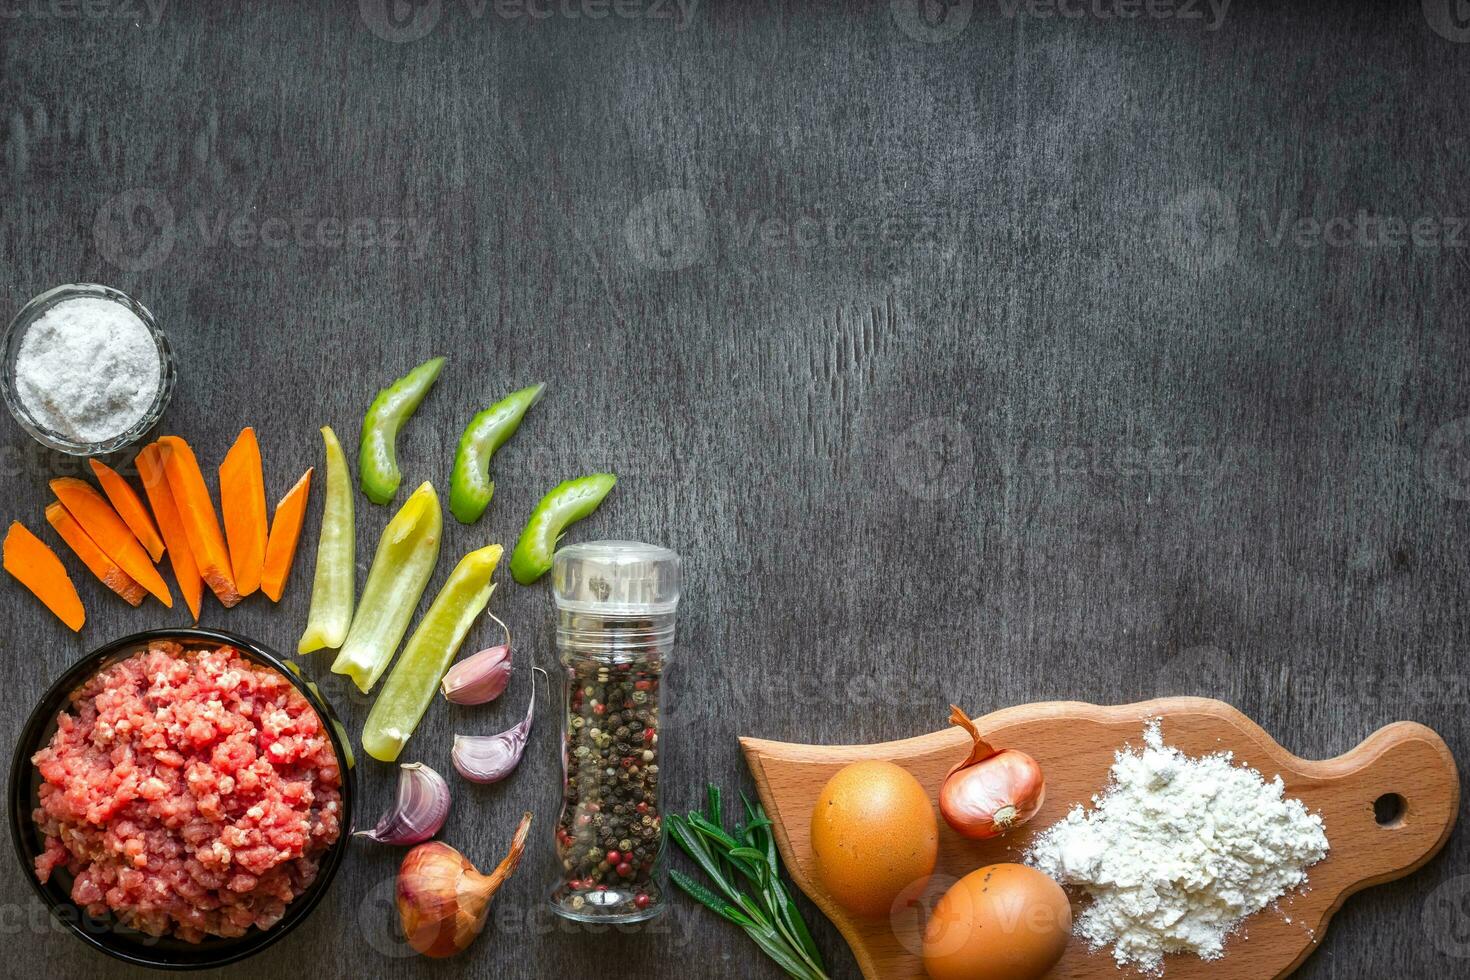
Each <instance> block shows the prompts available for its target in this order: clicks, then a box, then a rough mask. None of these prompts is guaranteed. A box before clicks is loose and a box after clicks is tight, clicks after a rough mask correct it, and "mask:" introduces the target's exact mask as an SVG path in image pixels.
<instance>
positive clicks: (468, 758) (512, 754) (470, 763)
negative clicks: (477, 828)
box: [450, 667, 546, 783]
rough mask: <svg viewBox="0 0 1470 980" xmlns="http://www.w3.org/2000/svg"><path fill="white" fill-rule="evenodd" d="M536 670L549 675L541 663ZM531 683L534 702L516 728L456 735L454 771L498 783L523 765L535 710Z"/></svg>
mask: <svg viewBox="0 0 1470 980" xmlns="http://www.w3.org/2000/svg"><path fill="white" fill-rule="evenodd" d="M531 669H532V670H533V671H535V672H537V673H539V674H541V675H542V676H546V671H544V670H542V669H541V668H540V667H532V668H531ZM532 680H533V682H532V684H531V703H530V704H529V705H528V706H527V707H526V717H525V718H523V719H522V720H521V722H520V723H519V724H517V725H516V726H515V727H514V728H508V729H506V730H505V731H503V732H501V733H500V734H498V735H456V736H454V748H453V750H452V751H451V752H450V757H451V758H452V759H453V760H454V768H455V771H456V772H458V773H459V774H460V775H461V776H463V777H464V778H465V779H468V780H469V781H470V782H472V783H498V782H500V781H501V780H502V779H504V778H505V777H506V776H509V775H510V774H511V773H512V772H514V771H515V768H516V766H518V765H520V762H521V755H522V754H524V753H525V751H526V742H527V740H528V739H529V738H530V737H531V721H532V719H533V718H534V716H535V714H536V685H535V683H534V678H533V679H532Z"/></svg>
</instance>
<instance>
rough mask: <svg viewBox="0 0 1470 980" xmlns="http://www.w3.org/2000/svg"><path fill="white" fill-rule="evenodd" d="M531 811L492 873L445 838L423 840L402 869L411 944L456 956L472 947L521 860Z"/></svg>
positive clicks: (401, 901) (403, 913)
mask: <svg viewBox="0 0 1470 980" xmlns="http://www.w3.org/2000/svg"><path fill="white" fill-rule="evenodd" d="M530 830H531V815H530V814H529V813H527V814H526V815H525V816H523V817H521V823H520V826H519V827H517V828H516V833H515V837H514V838H513V839H512V840H511V844H510V853H508V854H506V856H505V858H504V859H503V860H502V861H501V862H500V864H498V865H496V867H495V870H494V871H492V872H491V873H490V874H488V875H483V874H480V872H479V871H477V870H476V869H475V866H474V865H473V864H471V863H470V862H469V861H468V860H467V859H466V858H465V856H464V855H463V854H461V853H459V852H458V851H456V850H455V849H454V848H452V847H450V846H449V845H448V844H445V843H444V842H443V841H437V840H436V841H430V842H428V843H427V844H420V845H419V846H418V847H415V848H414V849H413V850H411V851H409V852H408V855H407V856H406V857H404V859H403V864H402V865H401V866H400V867H399V869H398V884H397V900H398V919H399V921H400V922H401V923H402V924H403V935H404V937H405V938H407V940H408V945H410V946H412V947H413V948H414V949H415V950H416V951H418V952H420V953H422V954H423V955H425V956H433V957H442V956H453V955H454V954H455V953H459V952H462V951H464V950H465V949H467V948H469V945H470V943H472V942H473V941H474V939H475V937H476V936H478V935H479V934H480V930H481V929H482V928H484V926H485V916H486V914H487V913H488V912H489V911H490V899H492V898H494V897H495V893H496V892H497V891H498V890H499V889H500V886H501V885H503V884H505V882H506V879H508V878H509V877H510V876H511V875H512V874H513V873H514V872H515V869H516V865H518V864H520V862H521V854H522V853H523V852H524V851H525V849H526V835H527V834H528V833H530Z"/></svg>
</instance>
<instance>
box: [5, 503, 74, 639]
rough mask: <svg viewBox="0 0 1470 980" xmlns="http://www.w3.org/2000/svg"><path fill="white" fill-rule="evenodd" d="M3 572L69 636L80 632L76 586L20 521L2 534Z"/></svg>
mask: <svg viewBox="0 0 1470 980" xmlns="http://www.w3.org/2000/svg"><path fill="white" fill-rule="evenodd" d="M5 570H6V571H7V572H9V573H10V574H11V575H14V576H15V577H16V579H17V580H18V581H19V582H20V584H21V585H24V586H25V587H26V588H28V589H30V590H31V592H32V594H34V595H35V597H36V598H37V599H40V600H41V601H42V602H44V603H45V604H46V608H47V609H49V610H51V611H52V612H53V613H55V614H56V618H57V619H59V620H61V621H62V622H63V623H65V624H66V625H67V626H69V627H71V631H72V632H73V633H79V632H81V629H82V624H83V623H85V622H86V621H87V613H86V610H84V609H83V608H82V598H81V596H79V595H77V588H76V586H74V585H72V584H71V576H70V575H68V574H66V566H65V565H63V564H62V563H61V559H60V558H57V557H56V552H54V551H52V550H51V549H50V548H49V547H47V545H46V542H44V541H42V540H41V539H40V538H38V537H36V536H35V535H34V534H32V533H31V532H30V529H29V528H27V527H26V526H25V525H24V524H22V523H21V522H20V521H15V522H14V523H12V524H11V525H10V530H9V531H7V532H6V534H5Z"/></svg>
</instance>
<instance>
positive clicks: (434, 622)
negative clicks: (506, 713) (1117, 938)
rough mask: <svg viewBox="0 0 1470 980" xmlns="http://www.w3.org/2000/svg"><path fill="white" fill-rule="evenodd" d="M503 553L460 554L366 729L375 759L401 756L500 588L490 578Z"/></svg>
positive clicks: (365, 740)
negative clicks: (468, 637) (481, 614)
mask: <svg viewBox="0 0 1470 980" xmlns="http://www.w3.org/2000/svg"><path fill="white" fill-rule="evenodd" d="M500 552H501V548H500V545H498V544H492V545H490V546H489V547H488V548H481V549H480V550H479V551H471V552H470V553H469V554H467V555H465V556H464V557H463V558H461V559H460V562H459V564H458V565H456V566H455V568H454V571H453V572H451V573H450V574H449V580H448V581H447V582H445V583H444V587H443V588H442V589H440V590H439V594H438V595H437V596H435V597H434V602H433V604H432V605H431V606H429V611H428V612H426V613H424V618H423V619H422V620H420V621H419V625H418V628H417V629H415V630H414V631H413V636H411V637H409V639H408V645H407V646H406V647H404V648H403V655H402V656H401V657H399V658H398V662H397V663H396V664H394V665H393V671H392V672H391V673H390V674H389V675H388V679H387V680H386V681H384V682H383V690H382V691H380V692H379V693H378V700H376V701H374V702H373V710H372V711H370V712H368V717H367V724H366V725H364V726H363V729H362V747H363V749H364V750H365V751H366V752H367V754H368V755H370V756H372V757H373V758H374V759H378V760H379V761H382V762H392V761H393V760H395V759H397V758H398V753H399V752H401V751H402V750H403V745H404V743H405V742H407V741H408V738H409V736H410V735H412V734H413V730H414V729H415V728H417V727H418V724H419V720H420V719H421V718H423V717H424V711H425V710H426V709H427V708H428V707H429V703H430V702H431V701H433V700H434V692H435V691H436V690H438V688H439V681H440V680H442V679H443V678H444V673H445V671H447V670H448V669H449V664H450V662H451V661H453V660H454V655H455V654H456V653H458V652H459V647H460V644H462V643H463V642H464V638H465V637H466V636H467V635H468V634H469V631H470V627H471V626H473V625H474V624H475V619H476V618H477V617H478V616H479V615H480V613H481V612H482V611H484V609H485V604H486V603H487V602H489V601H490V593H491V592H493V591H494V590H495V585H494V584H493V583H492V582H491V581H490V576H491V574H492V573H493V572H494V571H495V566H496V565H497V564H499V562H500Z"/></svg>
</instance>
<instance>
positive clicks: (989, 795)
mask: <svg viewBox="0 0 1470 980" xmlns="http://www.w3.org/2000/svg"><path fill="white" fill-rule="evenodd" d="M949 710H950V714H949V721H950V724H953V725H959V726H960V727H961V728H963V729H964V730H965V731H967V732H969V733H970V738H971V739H973V740H974V744H973V745H972V746H971V748H970V754H969V756H968V757H967V758H966V759H965V760H964V761H963V762H961V763H960V764H959V765H957V766H955V767H954V768H953V769H951V770H950V771H949V775H948V776H946V777H945V778H944V786H943V787H941V788H940V790H939V812H940V813H942V814H943V815H944V819H945V822H947V823H948V824H949V825H950V826H951V827H953V828H954V830H955V832H956V833H959V834H961V835H963V836H965V837H969V838H970V839H972V840H989V839H990V838H992V837H999V836H1000V835H1001V834H1004V833H1006V832H1007V831H1011V830H1014V829H1016V828H1017V827H1019V826H1021V824H1023V823H1025V822H1026V821H1027V820H1030V819H1031V818H1032V817H1034V816H1036V812H1037V811H1038V810H1040V809H1041V804H1042V803H1043V802H1045V800H1046V782H1045V780H1044V779H1043V778H1042V775H1041V766H1040V765H1038V764H1037V762H1036V760H1035V759H1033V758H1031V756H1029V755H1027V754H1026V753H1025V752H1022V751H1020V750H1018V749H996V748H994V747H993V746H991V744H990V743H989V742H987V741H985V739H983V738H981V737H980V732H979V730H978V729H976V727H975V723H974V722H973V721H971V720H970V718H969V716H968V715H966V714H965V713H964V712H963V711H961V710H960V709H959V708H957V707H956V706H954V705H950V706H949Z"/></svg>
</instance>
